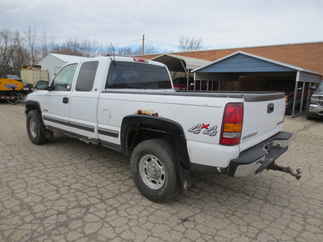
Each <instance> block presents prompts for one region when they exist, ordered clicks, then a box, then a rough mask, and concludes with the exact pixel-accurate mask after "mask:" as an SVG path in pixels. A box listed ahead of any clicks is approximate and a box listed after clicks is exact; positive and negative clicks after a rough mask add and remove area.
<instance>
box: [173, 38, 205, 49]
mask: <svg viewBox="0 0 323 242" xmlns="http://www.w3.org/2000/svg"><path fill="white" fill-rule="evenodd" d="M178 48H179V49H180V50H182V51H191V50H199V49H201V48H202V39H201V38H198V39H196V38H193V37H191V38H190V37H184V36H183V37H181V38H180V39H179V42H178Z"/></svg>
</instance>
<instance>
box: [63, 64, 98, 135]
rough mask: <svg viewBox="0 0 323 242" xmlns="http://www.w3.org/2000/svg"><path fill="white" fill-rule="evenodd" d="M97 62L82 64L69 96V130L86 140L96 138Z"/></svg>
mask: <svg viewBox="0 0 323 242" xmlns="http://www.w3.org/2000/svg"><path fill="white" fill-rule="evenodd" d="M98 65H99V62H98V61H87V62H83V63H82V64H81V66H80V71H79V73H78V75H77V78H76V82H75V85H73V91H72V92H71V95H70V106H69V121H70V123H71V128H70V130H71V131H72V132H75V133H78V134H80V135H82V136H85V137H88V138H96V133H95V128H96V121H97V118H96V115H97V102H98V93H99V92H98V88H95V85H94V83H95V79H96V72H97V69H98Z"/></svg>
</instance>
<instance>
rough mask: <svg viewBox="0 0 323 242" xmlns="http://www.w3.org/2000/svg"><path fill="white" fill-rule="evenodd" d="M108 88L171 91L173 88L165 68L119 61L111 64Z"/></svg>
mask: <svg viewBox="0 0 323 242" xmlns="http://www.w3.org/2000/svg"><path fill="white" fill-rule="evenodd" d="M106 88H136V89H170V88H172V86H171V81H170V78H169V75H168V72H167V69H166V68H165V67H163V66H158V65H151V64H146V63H136V62H124V61H117V62H112V63H111V67H110V74H109V76H108V81H107V84H106Z"/></svg>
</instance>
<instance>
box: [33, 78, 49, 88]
mask: <svg viewBox="0 0 323 242" xmlns="http://www.w3.org/2000/svg"><path fill="white" fill-rule="evenodd" d="M35 89H36V90H49V85H48V81H43V80H39V81H38V82H37V83H36V85H35Z"/></svg>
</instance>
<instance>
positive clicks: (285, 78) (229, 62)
mask: <svg viewBox="0 0 323 242" xmlns="http://www.w3.org/2000/svg"><path fill="white" fill-rule="evenodd" d="M192 72H193V73H194V90H197V87H198V86H199V87H200V91H201V89H202V87H203V86H202V82H203V81H206V82H207V83H208V82H209V81H210V80H212V81H216V83H217V90H226V89H227V91H284V92H285V93H287V94H288V93H289V92H290V93H291V97H290V98H291V99H292V100H291V101H292V102H290V103H291V104H292V115H293V116H295V114H296V113H302V112H303V107H304V103H305V97H306V99H307V102H306V108H307V106H308V104H309V98H310V93H311V89H312V85H317V84H318V83H320V82H321V75H320V74H319V73H317V72H314V71H311V70H306V69H303V68H301V67H298V66H293V65H289V64H286V63H282V62H278V61H275V60H272V59H267V58H263V57H260V56H256V55H252V54H249V53H246V52H242V51H238V52H235V53H233V54H230V55H227V56H225V57H223V58H220V59H218V60H216V61H214V62H211V63H209V64H207V65H204V66H201V67H199V68H196V69H194V70H193V71H192ZM198 84H199V85H198ZM204 86H205V85H204ZM206 90H207V91H209V90H208V89H207V88H206ZM287 96H288V95H287ZM298 105H299V108H298ZM296 109H298V110H296Z"/></svg>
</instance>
